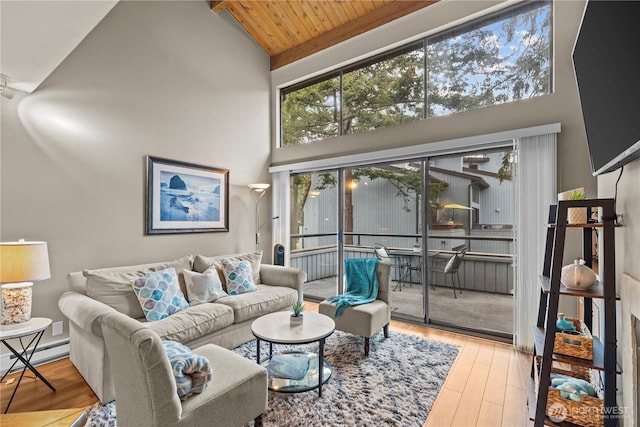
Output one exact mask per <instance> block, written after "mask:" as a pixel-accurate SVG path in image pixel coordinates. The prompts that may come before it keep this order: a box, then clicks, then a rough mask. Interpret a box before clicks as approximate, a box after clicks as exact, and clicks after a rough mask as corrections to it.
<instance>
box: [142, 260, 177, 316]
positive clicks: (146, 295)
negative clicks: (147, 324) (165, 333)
mask: <svg viewBox="0 0 640 427" xmlns="http://www.w3.org/2000/svg"><path fill="white" fill-rule="evenodd" d="M133 291H134V292H135V293H136V296H137V297H138V301H140V306H141V307H142V312H143V313H144V317H146V318H147V320H149V321H155V320H160V319H164V318H165V317H167V316H171V315H172V314H173V313H177V312H178V311H181V310H184V309H185V308H187V307H189V303H188V302H187V300H186V299H185V298H184V295H183V294H182V291H181V290H180V285H179V283H178V275H177V274H176V269H175V268H168V269H166V270H160V271H154V272H153V273H148V274H146V275H144V276H142V277H140V278H139V279H136V281H134V282H133Z"/></svg>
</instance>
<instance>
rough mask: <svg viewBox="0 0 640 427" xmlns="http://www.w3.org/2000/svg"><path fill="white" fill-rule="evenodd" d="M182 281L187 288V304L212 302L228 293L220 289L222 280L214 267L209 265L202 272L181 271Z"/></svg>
mask: <svg viewBox="0 0 640 427" xmlns="http://www.w3.org/2000/svg"><path fill="white" fill-rule="evenodd" d="M183 275H184V282H185V285H186V288H187V299H188V300H189V305H198V304H203V303H205V302H213V301H215V300H217V299H218V298H222V297H226V296H228V294H227V293H226V292H225V291H224V289H222V282H221V281H220V276H219V275H218V270H217V269H216V268H215V267H210V268H209V269H207V270H205V272H204V273H197V272H195V271H186V270H185V271H183Z"/></svg>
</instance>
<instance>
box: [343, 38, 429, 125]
mask: <svg viewBox="0 0 640 427" xmlns="http://www.w3.org/2000/svg"><path fill="white" fill-rule="evenodd" d="M342 93H343V95H344V108H343V113H342V134H343V135H347V134H350V133H360V132H367V131H370V130H373V129H377V128H382V127H387V126H394V125H399V124H401V123H404V122H408V121H413V120H419V119H421V118H422V117H423V111H424V49H423V47H422V43H420V44H419V45H418V46H416V47H411V48H409V49H406V52H400V53H396V54H394V55H393V56H392V57H390V58H387V59H382V60H376V61H375V62H373V63H371V64H369V65H366V66H360V67H357V68H355V69H354V70H349V71H347V70H345V71H344V74H343V83H342Z"/></svg>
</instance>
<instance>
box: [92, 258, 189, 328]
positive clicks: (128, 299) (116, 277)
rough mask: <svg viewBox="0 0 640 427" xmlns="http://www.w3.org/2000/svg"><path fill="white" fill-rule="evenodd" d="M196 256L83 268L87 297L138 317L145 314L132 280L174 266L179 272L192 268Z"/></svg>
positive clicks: (130, 315)
mask: <svg viewBox="0 0 640 427" xmlns="http://www.w3.org/2000/svg"><path fill="white" fill-rule="evenodd" d="M192 263H193V257H192V256H191V255H189V256H185V257H182V258H179V259H176V260H173V261H168V262H162V263H154V264H141V265H131V266H126V267H115V268H102V269H99V270H84V271H83V272H82V274H83V275H84V277H86V283H87V296H89V297H91V298H93V299H95V300H98V301H100V302H102V303H104V304H106V305H108V306H109V307H111V308H113V309H115V310H116V311H119V312H121V313H124V314H126V315H127V316H129V317H133V318H135V319H138V318H141V317H144V312H143V311H142V307H140V302H139V301H138V297H136V294H135V292H134V291H133V286H132V284H133V282H134V281H135V280H136V279H138V278H140V277H142V276H144V275H145V274H147V273H150V272H152V271H159V270H164V269H167V268H172V267H173V268H175V269H176V272H178V273H180V272H181V271H183V270H185V269H186V270H191V264H192ZM181 290H182V291H183V293H184V292H185V290H184V288H183V285H181Z"/></svg>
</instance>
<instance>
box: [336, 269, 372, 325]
mask: <svg viewBox="0 0 640 427" xmlns="http://www.w3.org/2000/svg"><path fill="white" fill-rule="evenodd" d="M378 262H380V260H379V259H378V258H351V259H345V260H344V270H345V276H346V292H345V293H344V294H342V295H338V296H335V297H331V298H329V301H330V302H332V303H334V304H335V305H336V317H337V316H340V315H341V314H342V312H343V311H344V309H345V308H347V307H349V306H350V305H359V304H367V303H370V302H372V301H374V300H375V299H376V298H377V297H378V276H377V275H376V269H377V268H378Z"/></svg>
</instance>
